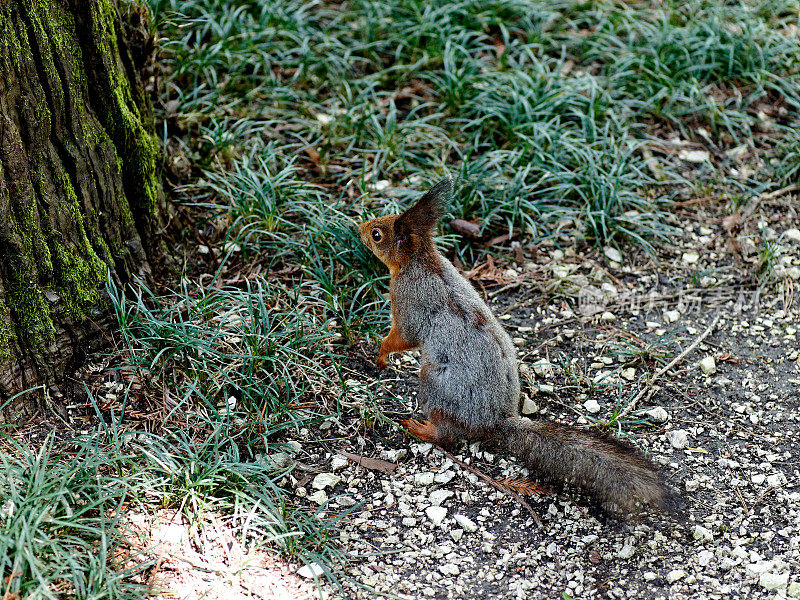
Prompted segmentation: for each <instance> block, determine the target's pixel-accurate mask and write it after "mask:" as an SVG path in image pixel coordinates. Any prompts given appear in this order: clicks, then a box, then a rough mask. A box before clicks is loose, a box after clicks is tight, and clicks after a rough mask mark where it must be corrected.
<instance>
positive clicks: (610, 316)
mask: <svg viewBox="0 0 800 600" xmlns="http://www.w3.org/2000/svg"><path fill="white" fill-rule="evenodd" d="M600 320H601V321H605V322H607V323H610V322H612V321H616V320H617V316H616V315H615V314H614V313H612V312H611V311H609V310H606V311H603V314H602V315H600Z"/></svg>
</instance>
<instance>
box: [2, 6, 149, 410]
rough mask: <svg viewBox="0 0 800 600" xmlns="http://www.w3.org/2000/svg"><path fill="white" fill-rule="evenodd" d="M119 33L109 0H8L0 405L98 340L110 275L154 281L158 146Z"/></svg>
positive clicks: (50, 377)
mask: <svg viewBox="0 0 800 600" xmlns="http://www.w3.org/2000/svg"><path fill="white" fill-rule="evenodd" d="M122 29H123V28H122V26H121V24H120V17H119V14H118V12H117V7H116V5H115V3H114V2H113V1H112V0H21V1H20V2H13V3H0V39H2V40H3V43H2V44H0V78H2V81H3V84H2V85H0V88H2V90H3V93H2V94H0V119H2V120H3V127H0V322H2V325H0V400H2V398H3V397H4V396H8V395H10V394H12V393H14V392H16V391H19V390H20V389H21V388H23V387H29V386H32V385H36V384H40V383H46V384H51V385H52V384H54V383H56V382H57V381H58V380H59V379H60V378H61V377H62V376H63V374H64V372H63V369H64V365H65V363H66V362H67V361H68V360H69V359H70V357H71V356H72V354H73V353H74V352H76V351H77V352H81V353H82V352H84V351H85V350H86V349H87V347H91V344H87V343H84V340H85V339H88V338H87V336H89V337H91V335H90V334H92V333H93V332H94V334H95V335H96V331H97V328H96V327H95V326H94V325H93V324H92V322H90V321H89V320H88V319H87V316H88V315H89V314H90V313H91V314H92V320H93V321H94V320H97V319H98V314H99V315H100V316H99V318H100V320H101V321H102V308H103V286H104V284H105V281H106V279H107V277H108V274H109V272H111V275H112V277H114V278H115V279H116V280H117V281H127V280H129V279H131V278H133V277H134V276H136V277H141V278H143V279H145V280H147V279H148V278H149V266H148V257H147V255H146V254H145V251H144V248H145V247H155V244H149V243H143V240H147V238H148V236H149V235H150V234H151V232H152V231H154V230H155V228H156V225H155V223H156V222H157V214H156V212H157V208H158V202H159V199H160V197H161V190H160V184H159V174H158V170H157V164H158V163H157V160H158V158H157V157H158V154H159V147H158V142H157V139H156V137H155V135H154V134H153V132H152V130H151V129H152V128H151V124H149V123H148V122H147V121H146V120H145V119H144V118H143V116H142V115H143V113H142V112H141V111H140V109H139V106H138V105H137V102H136V101H135V99H136V98H138V97H139V94H138V92H135V91H134V90H135V89H136V88H135V86H136V85H137V81H138V79H137V76H136V75H135V74H131V70H130V68H126V66H129V65H130V64H131V60H130V58H128V57H127V56H126V53H127V47H126V46H125V40H123V39H121V38H120V32H121V31H122ZM145 114H147V113H146V112H145ZM98 309H100V310H101V313H97V314H96V312H97V310H98ZM12 410H13V407H12Z"/></svg>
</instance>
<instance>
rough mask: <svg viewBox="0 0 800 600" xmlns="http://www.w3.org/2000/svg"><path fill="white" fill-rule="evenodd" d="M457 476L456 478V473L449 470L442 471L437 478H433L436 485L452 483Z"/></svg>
mask: <svg viewBox="0 0 800 600" xmlns="http://www.w3.org/2000/svg"><path fill="white" fill-rule="evenodd" d="M455 476H456V474H455V472H454V471H451V470H449V469H448V470H447V471H442V472H441V473H437V474H436V476H435V477H434V478H433V480H434V481H435V482H436V483H450V481H451V480H452V479H453V477H455Z"/></svg>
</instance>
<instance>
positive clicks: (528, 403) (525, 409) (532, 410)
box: [522, 395, 539, 415]
mask: <svg viewBox="0 0 800 600" xmlns="http://www.w3.org/2000/svg"><path fill="white" fill-rule="evenodd" d="M537 412H539V406H538V405H537V404H536V402H534V401H533V400H531V399H530V398H529V397H528V396H527V395H526V396H525V397H524V398H523V399H522V414H523V415H535V414H536V413H537Z"/></svg>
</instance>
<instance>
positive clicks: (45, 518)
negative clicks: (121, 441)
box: [0, 436, 148, 599]
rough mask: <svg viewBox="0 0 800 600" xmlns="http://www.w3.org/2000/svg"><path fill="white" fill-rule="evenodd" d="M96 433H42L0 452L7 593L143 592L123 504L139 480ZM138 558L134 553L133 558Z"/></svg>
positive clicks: (0, 553) (1, 564) (0, 540)
mask: <svg viewBox="0 0 800 600" xmlns="http://www.w3.org/2000/svg"><path fill="white" fill-rule="evenodd" d="M126 462H127V458H126V457H124V456H120V455H118V454H114V453H110V452H109V447H108V445H107V444H105V443H103V442H101V441H100V440H99V438H95V437H86V438H81V439H78V440H72V441H71V442H70V443H69V444H66V443H57V442H55V441H54V439H53V437H52V436H50V437H48V438H47V439H46V440H45V442H44V443H43V444H42V446H41V448H39V449H38V450H33V449H31V448H28V447H27V446H26V445H24V444H21V443H17V442H15V443H13V444H12V451H11V452H10V453H0V465H1V466H2V470H3V477H2V478H0V581H2V582H3V592H4V594H5V595H4V597H5V598H26V599H28V598H30V599H37V598H47V599H53V598H64V597H77V598H96V599H101V598H126V599H127V598H131V599H133V598H144V597H146V596H147V595H148V593H147V590H146V588H145V586H144V585H141V584H138V583H136V582H135V580H134V579H133V578H132V577H133V576H134V575H135V574H137V573H138V572H140V571H141V570H142V569H143V568H144V567H146V566H147V564H146V563H144V562H141V558H140V557H136V556H129V558H131V559H133V560H132V565H133V566H130V565H126V564H125V563H126V560H125V558H126V556H127V555H126V552H125V551H124V550H123V548H124V544H123V542H124V540H125V527H124V522H123V518H124V507H125V505H126V504H127V503H129V502H133V501H135V499H136V495H137V490H138V487H137V486H138V484H137V482H136V479H135V478H134V477H133V476H132V475H131V474H130V472H129V471H127V470H126V469H125V468H124V467H125V464H126ZM137 559H139V560H137Z"/></svg>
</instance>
